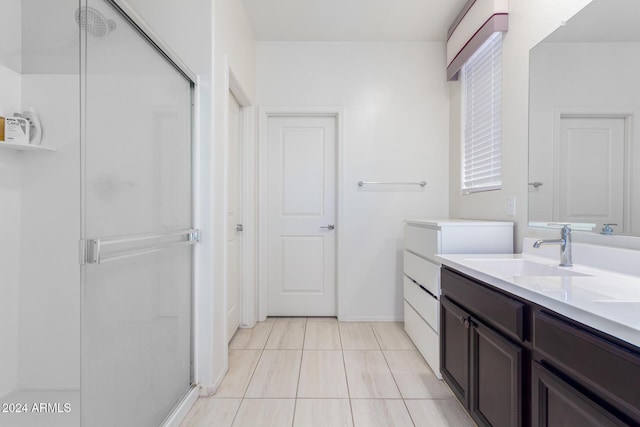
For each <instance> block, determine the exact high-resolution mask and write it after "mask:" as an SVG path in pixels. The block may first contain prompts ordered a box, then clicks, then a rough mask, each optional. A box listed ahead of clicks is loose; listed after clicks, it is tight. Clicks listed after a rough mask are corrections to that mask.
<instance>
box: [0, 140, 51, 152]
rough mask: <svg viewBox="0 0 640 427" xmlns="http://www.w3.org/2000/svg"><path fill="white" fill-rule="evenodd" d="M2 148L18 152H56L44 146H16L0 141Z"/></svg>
mask: <svg viewBox="0 0 640 427" xmlns="http://www.w3.org/2000/svg"><path fill="white" fill-rule="evenodd" d="M0 148H9V149H12V150H18V151H56V150H55V148H49V147H43V146H42V145H32V144H16V143H13V142H6V141H0Z"/></svg>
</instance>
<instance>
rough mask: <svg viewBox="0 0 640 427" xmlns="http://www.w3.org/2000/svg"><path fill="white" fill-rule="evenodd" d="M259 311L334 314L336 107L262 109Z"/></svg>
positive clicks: (272, 314)
mask: <svg viewBox="0 0 640 427" xmlns="http://www.w3.org/2000/svg"><path fill="white" fill-rule="evenodd" d="M261 132H262V133H261V134H262V135H263V137H261V152H262V154H261V166H263V167H264V169H265V170H264V171H263V172H262V173H261V177H262V178H263V181H265V182H263V183H261V191H260V192H261V201H260V206H261V227H262V229H261V237H262V239H263V242H262V243H261V250H260V256H261V275H260V276H261V281H260V288H261V289H260V290H261V306H260V308H261V317H264V316H266V315H268V316H335V315H337V284H336V282H337V280H336V277H337V276H336V252H337V233H338V229H339V224H338V223H337V203H336V201H337V170H338V167H337V146H338V116H337V114H322V113H317V114H313V113H309V114H289V115H287V114H273V115H269V114H267V115H266V116H265V118H264V119H263V123H262V131H261Z"/></svg>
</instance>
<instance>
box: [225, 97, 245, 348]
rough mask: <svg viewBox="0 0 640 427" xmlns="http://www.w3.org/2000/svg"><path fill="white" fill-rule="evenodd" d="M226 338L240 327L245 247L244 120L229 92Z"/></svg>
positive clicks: (229, 337) (236, 102)
mask: <svg viewBox="0 0 640 427" xmlns="http://www.w3.org/2000/svg"><path fill="white" fill-rule="evenodd" d="M227 144H228V146H227V153H228V160H227V161H228V165H227V180H228V181H227V339H228V340H231V338H232V337H233V334H235V333H236V330H237V329H238V327H239V326H240V281H241V270H240V266H241V265H242V263H241V262H240V260H241V252H240V251H241V248H242V238H241V236H242V225H241V222H242V220H241V219H242V216H241V211H242V209H241V203H242V194H241V193H242V162H241V158H242V155H241V153H242V119H241V114H240V104H239V103H238V101H237V100H236V98H235V97H234V96H233V94H232V93H231V92H229V137H228V141H227Z"/></svg>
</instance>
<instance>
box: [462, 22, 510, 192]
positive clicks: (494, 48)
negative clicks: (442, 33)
mask: <svg viewBox="0 0 640 427" xmlns="http://www.w3.org/2000/svg"><path fill="white" fill-rule="evenodd" d="M461 71H462V74H461V78H462V96H463V107H462V108H463V126H464V129H463V142H462V192H463V193H473V192H477V191H488V190H496V189H499V188H500V187H501V185H502V178H501V155H502V153H501V151H502V150H501V148H502V147H501V145H502V143H501V139H502V138H501V133H502V123H501V116H502V108H501V107H502V33H499V32H497V33H495V34H493V35H492V36H491V37H490V38H489V39H488V40H487V41H486V42H485V43H484V44H483V45H482V46H481V47H480V49H478V51H477V52H476V53H475V54H474V55H473V56H472V57H471V58H469V60H468V61H467V62H466V63H465V65H464V66H463V67H462V70H461Z"/></svg>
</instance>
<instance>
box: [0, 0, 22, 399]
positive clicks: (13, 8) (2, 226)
mask: <svg viewBox="0 0 640 427" xmlns="http://www.w3.org/2000/svg"><path fill="white" fill-rule="evenodd" d="M4 12H6V13H7V14H10V16H13V17H14V19H11V20H10V21H9V22H8V23H7V24H8V25H0V94H1V96H0V112H2V113H4V114H8V112H9V111H14V110H17V109H18V108H19V107H20V105H21V100H20V85H21V75H20V66H21V55H20V47H21V43H20V34H21V32H20V14H21V11H20V1H19V0H9V1H7V2H3V13H4ZM21 160H22V159H21V155H20V153H18V152H17V151H13V150H0V206H2V208H1V209H0V295H2V298H0V333H1V334H2V352H0V396H3V395H5V394H7V393H8V392H10V391H11V390H13V389H14V388H15V387H16V384H17V382H18V378H17V372H18V298H19V296H18V295H19V293H18V290H19V281H20V218H21V216H20V204H21V203H20V201H21V194H20V188H21V178H22V171H21Z"/></svg>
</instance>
